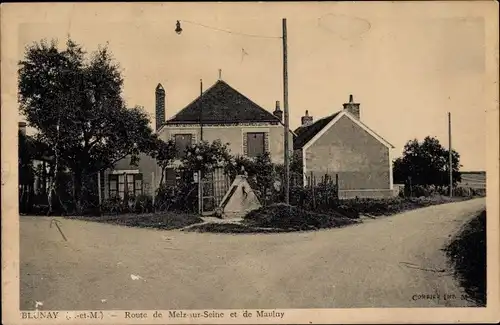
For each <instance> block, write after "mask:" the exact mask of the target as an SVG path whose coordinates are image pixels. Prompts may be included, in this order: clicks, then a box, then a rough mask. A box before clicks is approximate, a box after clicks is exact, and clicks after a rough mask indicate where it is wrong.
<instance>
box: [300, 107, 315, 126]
mask: <svg viewBox="0 0 500 325" xmlns="http://www.w3.org/2000/svg"><path fill="white" fill-rule="evenodd" d="M312 122H313V117H312V116H309V111H307V110H306V115H304V116H302V126H306V125H310V124H312Z"/></svg>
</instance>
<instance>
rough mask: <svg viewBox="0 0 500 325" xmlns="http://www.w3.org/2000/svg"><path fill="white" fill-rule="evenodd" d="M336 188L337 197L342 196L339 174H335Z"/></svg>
mask: <svg viewBox="0 0 500 325" xmlns="http://www.w3.org/2000/svg"><path fill="white" fill-rule="evenodd" d="M335 189H336V192H337V199H338V198H339V197H340V189H339V174H335Z"/></svg>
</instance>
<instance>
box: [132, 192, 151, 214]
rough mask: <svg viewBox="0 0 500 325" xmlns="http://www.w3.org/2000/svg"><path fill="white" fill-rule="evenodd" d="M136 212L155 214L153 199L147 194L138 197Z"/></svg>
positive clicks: (136, 199)
mask: <svg viewBox="0 0 500 325" xmlns="http://www.w3.org/2000/svg"><path fill="white" fill-rule="evenodd" d="M135 212H137V213H145V212H153V198H152V197H151V196H150V195H147V194H141V195H138V196H137V197H136V198H135Z"/></svg>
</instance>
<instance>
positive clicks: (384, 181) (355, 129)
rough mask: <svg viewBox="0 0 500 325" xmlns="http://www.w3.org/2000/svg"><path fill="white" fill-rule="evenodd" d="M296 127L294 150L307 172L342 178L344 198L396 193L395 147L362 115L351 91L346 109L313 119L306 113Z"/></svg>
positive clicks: (342, 194)
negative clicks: (365, 122)
mask: <svg viewBox="0 0 500 325" xmlns="http://www.w3.org/2000/svg"><path fill="white" fill-rule="evenodd" d="M301 122H302V125H301V126H300V127H299V128H297V129H296V130H295V134H296V135H297V137H296V139H295V141H294V151H295V153H296V154H298V155H299V156H300V157H302V163H303V168H304V170H303V171H304V182H305V183H306V182H307V177H306V175H312V176H314V177H317V178H321V177H322V176H324V175H329V176H331V177H332V179H335V178H336V177H337V178H338V185H339V197H340V198H354V197H359V198H382V197H390V196H393V195H394V191H393V180H392V159H391V149H393V148H394V146H393V145H391V144H390V143H389V142H388V141H387V140H385V139H384V138H382V137H381V136H380V135H378V134H377V133H376V132H375V131H373V130H372V129H370V128H369V127H368V126H367V125H366V124H364V123H363V122H362V121H361V119H360V104H359V103H355V102H354V100H353V96H352V95H350V98H349V102H348V103H345V104H344V105H343V109H342V110H340V111H338V112H335V113H334V114H332V115H329V116H326V117H324V118H322V119H319V120H318V121H316V122H313V117H312V116H310V115H309V112H308V111H306V114H305V115H304V116H303V117H302V121H301Z"/></svg>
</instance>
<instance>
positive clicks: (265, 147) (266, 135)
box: [264, 132, 270, 152]
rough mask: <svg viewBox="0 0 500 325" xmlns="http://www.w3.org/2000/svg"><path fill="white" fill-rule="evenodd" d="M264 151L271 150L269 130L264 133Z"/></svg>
mask: <svg viewBox="0 0 500 325" xmlns="http://www.w3.org/2000/svg"><path fill="white" fill-rule="evenodd" d="M264 152H270V151H269V132H266V133H264Z"/></svg>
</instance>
